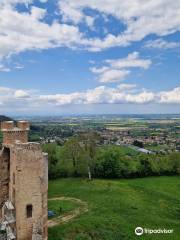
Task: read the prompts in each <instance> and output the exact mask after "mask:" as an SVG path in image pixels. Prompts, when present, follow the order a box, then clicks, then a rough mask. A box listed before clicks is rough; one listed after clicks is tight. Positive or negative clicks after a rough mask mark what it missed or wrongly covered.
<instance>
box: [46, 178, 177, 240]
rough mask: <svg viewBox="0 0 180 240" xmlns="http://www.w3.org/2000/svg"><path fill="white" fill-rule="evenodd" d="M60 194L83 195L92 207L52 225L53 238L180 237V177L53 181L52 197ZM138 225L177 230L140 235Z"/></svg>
mask: <svg viewBox="0 0 180 240" xmlns="http://www.w3.org/2000/svg"><path fill="white" fill-rule="evenodd" d="M59 196H65V197H73V198H78V199H81V200H82V201H85V202H87V204H88V209H89V211H88V212H86V213H83V214H82V215H80V216H78V217H76V218H74V219H72V220H71V221H70V222H68V223H64V224H61V225H59V226H55V227H52V228H49V240H92V239H93V240H121V239H122V240H133V239H143V240H144V239H153V240H158V239H163V240H164V239H168V240H179V239H180V178H179V177H151V178H142V179H133V180H93V181H91V182H89V181H87V180H83V179H59V180H56V181H50V183H49V198H52V197H59ZM137 226H140V227H143V228H145V227H146V228H150V229H158V228H162V229H163V228H166V229H174V233H173V234H169V235H168V234H166V235H165V234H159V235H158V234H156V235H148V234H144V235H142V236H136V235H135V234H134V229H135V227H137Z"/></svg>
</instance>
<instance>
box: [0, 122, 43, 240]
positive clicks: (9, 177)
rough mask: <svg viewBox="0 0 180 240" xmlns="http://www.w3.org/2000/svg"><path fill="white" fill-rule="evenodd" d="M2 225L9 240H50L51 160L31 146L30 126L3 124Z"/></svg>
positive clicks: (36, 145) (0, 156) (0, 160)
mask: <svg viewBox="0 0 180 240" xmlns="http://www.w3.org/2000/svg"><path fill="white" fill-rule="evenodd" d="M1 131H2V132H3V146H2V150H1V153H0V222H1V223H2V224H1V230H2V229H3V230H4V231H5V232H6V237H7V240H10V239H17V240H46V239H47V238H48V237H47V235H48V234H47V190H48V157H47V154H46V153H43V152H42V149H41V146H40V144H39V143H30V142H28V131H29V123H28V122H26V121H19V122H17V123H16V124H15V123H14V122H3V123H2V124H1Z"/></svg>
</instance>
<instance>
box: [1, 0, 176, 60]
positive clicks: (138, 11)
mask: <svg viewBox="0 0 180 240" xmlns="http://www.w3.org/2000/svg"><path fill="white" fill-rule="evenodd" d="M41 2H46V1H45V0H41ZM17 3H22V4H26V5H27V6H28V8H27V12H19V11H18V9H17V8H16V4H17ZM30 3H31V5H30ZM33 4H34V5H33ZM29 8H31V9H29ZM86 8H90V9H92V10H96V11H99V13H100V14H102V16H106V18H108V16H109V15H111V16H113V17H115V18H116V19H117V20H118V21H119V23H123V24H124V26H125V28H126V29H125V30H123V31H122V32H120V34H119V35H113V34H112V33H111V29H109V30H108V31H107V33H106V34H105V37H104V38H103V39H102V38H101V37H94V38H86V37H85V32H80V30H79V27H78V24H79V23H80V22H81V21H84V22H85V23H86V24H87V26H88V27H90V28H92V27H95V26H94V25H95V21H94V19H95V18H96V16H90V15H88V14H87V13H85V11H84V10H85V9H86ZM59 9H60V13H61V14H62V16H63V21H64V23H59V22H57V21H56V20H54V21H53V22H52V24H49V23H47V22H45V19H44V16H45V15H46V14H48V13H47V11H46V10H45V9H42V8H39V7H36V6H35V2H34V1H33V0H1V1H0V58H1V59H2V58H4V57H8V56H11V55H12V54H18V53H20V52H23V51H27V50H43V49H48V48H54V47H62V46H63V47H64V46H65V47H70V48H77V47H80V48H85V49H89V50H90V51H100V50H102V49H105V48H109V47H115V46H127V45H128V44H130V43H131V42H133V41H140V40H142V39H143V38H145V37H146V36H148V35H151V34H155V35H157V36H160V37H161V36H165V35H168V34H172V33H174V32H177V31H179V30H180V0H176V1H171V0H151V1H145V0H134V1H133V2H132V1H131V0H127V1H124V0H113V1H112V0H98V1H97V0H61V1H59ZM29 10H30V11H29ZM56 17H57V16H56ZM69 21H71V22H73V23H74V24H75V25H76V26H75V25H72V24H70V22H69ZM104 27H105V28H106V29H108V27H106V21H105V23H104ZM158 43H159V44H160V45H161V46H162V45H163V44H164V43H163V44H162V41H161V42H158ZM172 46H174V44H173V45H172V44H171V47H172Z"/></svg>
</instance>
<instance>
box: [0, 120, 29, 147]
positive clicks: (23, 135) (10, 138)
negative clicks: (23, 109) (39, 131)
mask: <svg viewBox="0 0 180 240" xmlns="http://www.w3.org/2000/svg"><path fill="white" fill-rule="evenodd" d="M29 129H30V126H29V122H27V121H18V122H17V123H15V122H13V121H5V122H2V123H1V131H2V132H3V144H4V145H7V144H15V142H16V141H19V142H20V143H27V142H28V131H29Z"/></svg>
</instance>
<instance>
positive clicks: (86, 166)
mask: <svg viewBox="0 0 180 240" xmlns="http://www.w3.org/2000/svg"><path fill="white" fill-rule="evenodd" d="M100 142H101V139H100V137H99V136H98V135H97V134H96V133H95V132H91V133H84V134H81V135H79V136H75V137H72V138H70V139H69V140H68V141H67V142H66V143H65V144H64V145H63V146H58V145H57V144H55V143H51V144H45V145H44V146H43V150H44V151H46V152H48V154H49V178H50V179H54V178H59V177H88V178H89V179H91V178H134V177H145V176H155V175H175V174H180V153H179V152H174V153H171V154H167V155H161V154H158V155H147V154H143V153H138V152H136V151H134V150H132V149H129V148H127V147H121V146H101V145H100Z"/></svg>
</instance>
